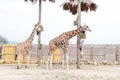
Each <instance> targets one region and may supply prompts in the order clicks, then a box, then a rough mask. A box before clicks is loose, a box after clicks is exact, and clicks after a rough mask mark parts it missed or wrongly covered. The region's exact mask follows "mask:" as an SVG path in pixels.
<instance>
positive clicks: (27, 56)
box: [25, 53, 30, 68]
mask: <svg viewBox="0 0 120 80" xmlns="http://www.w3.org/2000/svg"><path fill="white" fill-rule="evenodd" d="M26 60H27V61H26V65H25V68H28V66H29V62H30V54H29V53H27V54H26Z"/></svg>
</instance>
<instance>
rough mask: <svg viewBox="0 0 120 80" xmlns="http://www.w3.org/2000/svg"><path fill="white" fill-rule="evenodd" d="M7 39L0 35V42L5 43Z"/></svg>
mask: <svg viewBox="0 0 120 80" xmlns="http://www.w3.org/2000/svg"><path fill="white" fill-rule="evenodd" d="M7 43H8V40H7V39H6V38H4V37H2V36H0V44H7Z"/></svg>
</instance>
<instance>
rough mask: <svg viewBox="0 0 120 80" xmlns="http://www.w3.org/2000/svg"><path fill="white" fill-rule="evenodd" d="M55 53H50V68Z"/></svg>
mask: <svg viewBox="0 0 120 80" xmlns="http://www.w3.org/2000/svg"><path fill="white" fill-rule="evenodd" d="M52 62H53V54H51V55H50V68H52Z"/></svg>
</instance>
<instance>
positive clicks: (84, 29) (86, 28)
mask: <svg viewBox="0 0 120 80" xmlns="http://www.w3.org/2000/svg"><path fill="white" fill-rule="evenodd" d="M81 28H82V31H89V32H91V30H90V29H89V27H88V25H86V24H84V26H81Z"/></svg>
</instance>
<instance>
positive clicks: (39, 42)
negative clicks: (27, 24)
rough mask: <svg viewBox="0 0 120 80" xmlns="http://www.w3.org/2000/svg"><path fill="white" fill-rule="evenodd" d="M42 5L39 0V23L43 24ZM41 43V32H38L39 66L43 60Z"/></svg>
mask: <svg viewBox="0 0 120 80" xmlns="http://www.w3.org/2000/svg"><path fill="white" fill-rule="evenodd" d="M41 5H42V0H39V18H38V20H39V24H41ZM40 44H41V32H40V33H39V34H38V48H37V56H38V66H40V60H41V57H40V56H41V50H40V49H39V46H40Z"/></svg>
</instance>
